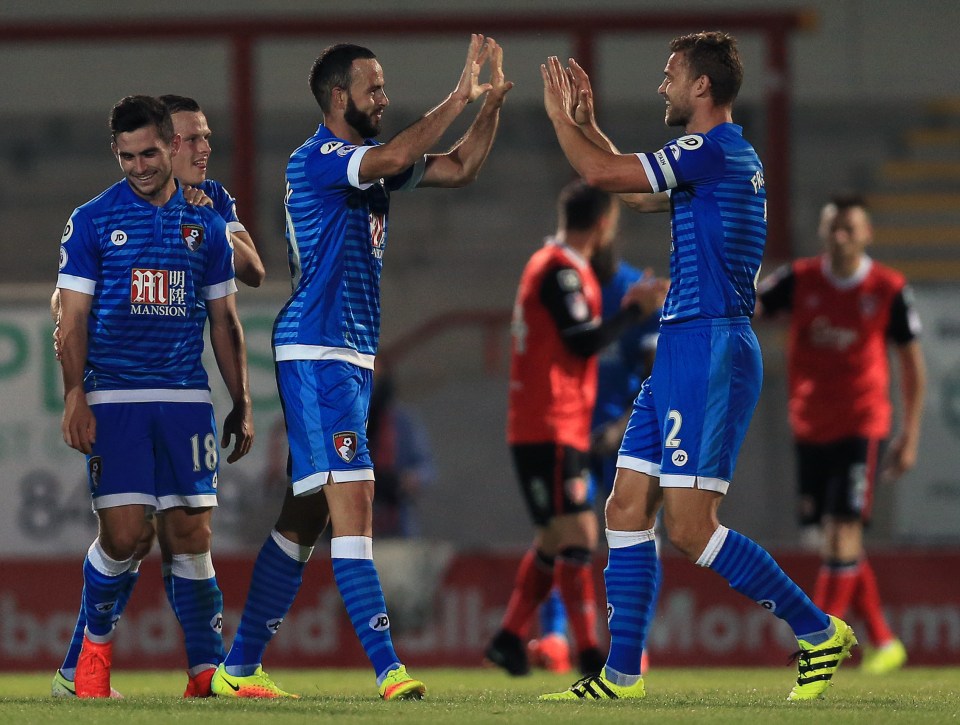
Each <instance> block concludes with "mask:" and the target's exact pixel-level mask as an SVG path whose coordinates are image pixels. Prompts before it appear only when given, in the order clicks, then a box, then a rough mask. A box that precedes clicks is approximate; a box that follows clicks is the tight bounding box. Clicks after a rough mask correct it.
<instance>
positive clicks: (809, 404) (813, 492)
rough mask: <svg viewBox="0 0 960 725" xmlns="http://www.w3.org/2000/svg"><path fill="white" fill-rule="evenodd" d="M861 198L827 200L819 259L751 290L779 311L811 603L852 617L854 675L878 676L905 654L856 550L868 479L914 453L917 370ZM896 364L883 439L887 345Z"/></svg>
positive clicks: (898, 295)
mask: <svg viewBox="0 0 960 725" xmlns="http://www.w3.org/2000/svg"><path fill="white" fill-rule="evenodd" d="M872 233H873V230H872V227H871V224H870V217H869V214H868V213H867V209H866V206H865V203H864V200H863V199H862V198H861V197H859V196H855V195H842V196H837V197H835V198H834V199H833V200H832V201H831V202H830V203H828V204H827V205H826V206H824V208H823V211H822V213H821V216H820V236H821V238H822V239H823V241H824V242H825V244H826V253H825V254H823V255H821V256H818V257H812V258H808V259H800V260H797V261H795V262H793V263H792V264H791V265H788V266H786V267H784V268H782V269H780V270H779V271H778V272H776V273H775V274H774V275H772V276H771V277H770V278H768V279H766V280H764V282H763V283H762V284H761V285H760V288H759V298H760V300H761V302H762V305H763V307H762V309H763V312H764V314H767V315H772V314H775V313H777V312H780V311H786V310H789V311H790V338H789V347H788V368H789V385H790V404H789V417H790V426H791V428H792V429H793V435H794V438H795V440H796V450H797V462H798V474H799V486H800V520H801V523H802V524H803V525H821V526H822V531H823V535H824V536H823V538H824V542H823V564H822V566H821V569H820V573H819V575H818V578H817V584H816V589H815V592H814V597H813V598H814V602H815V603H816V604H817V605H818V606H819V607H821V608H822V609H824V610H825V611H827V612H830V613H832V614H834V615H836V616H838V617H844V616H845V613H846V610H847V609H848V608H850V607H851V606H852V607H853V609H854V611H855V612H856V613H857V614H858V615H860V616H861V617H863V619H864V621H865V622H866V626H867V631H868V633H869V636H870V640H871V642H872V644H873V649H872V650H870V651H869V652H867V654H866V655H865V656H864V661H863V669H864V671H866V672H869V673H873V674H884V673H887V672H892V671H894V670H897V669H899V668H900V667H901V666H902V665H903V664H904V662H906V659H907V653H906V650H905V649H904V646H903V643H902V642H901V641H900V640H899V639H897V638H896V637H895V636H894V634H893V632H891V630H890V627H889V625H888V624H887V621H886V619H885V618H884V615H883V609H882V607H881V604H880V593H879V591H878V588H877V580H876V577H875V576H874V572H873V569H872V568H871V566H870V562H869V561H868V560H867V557H866V556H865V554H864V550H863V527H864V524H865V523H867V522H868V521H869V519H870V510H871V504H872V503H873V494H874V483H875V481H876V480H877V479H878V477H879V479H880V480H882V481H887V480H894V479H896V478H897V477H898V476H900V475H901V474H902V473H903V472H904V471H906V470H908V469H910V468H911V467H912V466H913V464H914V463H915V461H916V458H917V444H918V442H919V440H920V416H921V412H922V409H923V396H924V387H925V367H924V361H923V352H922V350H921V347H920V343H919V340H918V335H919V333H920V320H919V318H918V316H917V313H916V311H915V310H914V309H913V307H912V300H911V293H910V288H909V287H908V286H907V284H906V280H905V279H904V278H903V276H902V275H901V274H900V273H899V272H897V271H895V270H893V269H890V268H889V267H885V266H884V265H882V264H879V263H878V262H876V261H874V260H872V259H871V258H870V257H869V256H867V254H866V252H865V248H866V246H867V245H868V244H869V243H870V241H871V238H872ZM888 343H890V344H891V345H892V346H893V348H894V349H895V350H896V352H897V357H898V360H899V365H900V388H901V393H902V421H901V430H900V432H899V433H898V434H897V435H896V436H895V437H894V438H893V439H892V442H891V443H890V445H889V447H888V449H887V451H886V455H885V456H882V455H881V454H882V450H883V448H884V445H885V443H884V442H885V440H886V439H887V437H888V436H889V435H890V431H891V419H892V405H891V401H890V371H889V365H888V362H887V344H888Z"/></svg>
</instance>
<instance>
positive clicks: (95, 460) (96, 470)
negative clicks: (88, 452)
mask: <svg viewBox="0 0 960 725" xmlns="http://www.w3.org/2000/svg"><path fill="white" fill-rule="evenodd" d="M87 471H88V472H89V473H90V488H91V490H93V491H96V490H97V488H98V487H99V486H100V477H101V476H102V475H103V459H102V458H101V457H100V456H92V457H91V458H90V460H89V461H87Z"/></svg>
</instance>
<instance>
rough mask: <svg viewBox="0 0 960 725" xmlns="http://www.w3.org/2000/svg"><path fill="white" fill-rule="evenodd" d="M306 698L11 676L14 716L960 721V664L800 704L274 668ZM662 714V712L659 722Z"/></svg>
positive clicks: (663, 677)
mask: <svg viewBox="0 0 960 725" xmlns="http://www.w3.org/2000/svg"><path fill="white" fill-rule="evenodd" d="M269 672H270V675H271V676H272V677H273V678H274V680H275V681H276V682H277V684H278V685H280V686H281V687H283V688H284V689H286V690H288V691H291V692H296V693H298V694H300V695H301V697H302V699H300V700H272V701H263V700H261V701H252V700H218V699H208V700H183V699H181V698H180V694H181V693H182V692H183V688H184V685H185V684H186V675H185V674H183V673H179V672H177V673H174V672H117V673H116V674H115V675H114V677H113V684H114V686H115V687H116V688H117V689H118V690H120V691H121V692H123V693H124V695H125V696H126V699H125V700H119V701H117V700H97V701H90V700H87V701H79V700H75V699H69V700H66V699H62V700H61V699H57V700H55V699H53V698H51V697H50V680H51V677H52V675H53V673H47V672H43V673H31V674H0V693H2V694H0V722H2V723H5V724H6V723H31V724H33V723H69V724H70V725H88V724H92V723H106V722H122V723H123V724H124V725H137V724H140V723H203V725H219V724H221V723H223V724H224V725H226V724H227V723H229V724H230V725H244V724H246V723H250V724H251V725H254V724H255V725H274V724H275V723H277V724H280V723H303V722H306V721H307V720H306V719H305V718H310V720H309V721H310V722H317V721H325V722H337V723H340V722H345V723H383V724H385V725H387V724H388V725H395V724H396V723H457V725H469V724H470V723H516V724H517V725H521V724H523V725H527V724H528V723H539V722H547V721H549V722H550V723H551V725H561V724H563V723H577V725H589V724H590V723H603V724H604V725H608V724H609V723H621V722H622V723H627V722H629V723H637V722H639V721H640V719H641V718H647V719H648V720H647V721H649V722H656V723H658V725H660V724H661V723H672V722H695V721H709V722H710V723H711V725H715V724H717V723H720V724H723V723H737V724H738V725H739V724H741V723H750V722H756V723H763V724H764V725H767V724H768V723H830V725H840V724H842V723H870V724H871V725H877V724H878V723H884V725H886V723H943V722H960V668H937V669H934V668H908V669H906V670H902V671H901V672H899V673H897V674H895V675H890V676H886V677H870V676H867V675H863V674H860V673H859V672H857V670H856V668H850V669H849V670H844V669H843V668H841V669H840V672H839V673H838V675H837V678H836V682H835V684H834V686H833V687H832V688H830V690H828V693H827V696H826V698H825V699H824V700H821V701H816V702H803V703H788V702H787V701H786V697H787V693H788V692H789V691H790V687H791V685H792V681H793V678H795V677H796V674H795V673H793V674H791V670H790V669H788V668H786V667H784V668H782V669H775V668H764V669H713V668H706V669H654V671H652V672H651V673H650V674H649V675H648V677H647V678H646V683H647V693H648V694H647V698H646V699H645V700H643V701H640V702H602V703H597V702H592V703H580V702H575V703H540V702H537V700H536V697H537V695H539V694H541V693H543V692H548V691H554V690H560V689H564V688H566V687H568V686H569V685H570V684H571V683H572V682H573V679H574V678H571V677H569V676H560V675H550V674H546V673H543V672H535V673H534V674H533V675H531V676H529V677H522V678H511V677H508V676H507V675H505V674H502V673H501V672H499V671H497V670H480V669H471V670H454V669H426V668H414V670H413V674H414V676H416V677H418V678H421V679H423V680H424V682H426V683H427V698H426V699H425V700H422V701H420V702H382V701H381V700H380V699H379V698H378V697H377V690H376V686H375V684H374V680H373V677H372V675H371V674H370V672H369V671H368V670H269ZM654 718H655V719H654Z"/></svg>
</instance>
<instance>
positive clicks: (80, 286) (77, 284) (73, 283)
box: [57, 273, 97, 297]
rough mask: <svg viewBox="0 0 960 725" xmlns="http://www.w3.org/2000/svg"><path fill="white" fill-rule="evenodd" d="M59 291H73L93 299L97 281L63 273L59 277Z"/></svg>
mask: <svg viewBox="0 0 960 725" xmlns="http://www.w3.org/2000/svg"><path fill="white" fill-rule="evenodd" d="M57 289H68V290H73V291H74V292H81V293H83V294H85V295H90V296H91V297H92V296H93V293H94V292H95V291H96V289H97V280H95V279H87V278H86V277H77V276H75V275H72V274H62V273H61V274H59V275H57Z"/></svg>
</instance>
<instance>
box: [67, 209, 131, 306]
mask: <svg viewBox="0 0 960 725" xmlns="http://www.w3.org/2000/svg"><path fill="white" fill-rule="evenodd" d="M114 233H115V234H117V233H121V234H122V232H114ZM117 241H119V240H114V243H116V242H117ZM99 279H100V244H99V240H98V237H97V233H96V229H95V228H94V225H93V223H92V222H91V220H90V218H89V216H87V215H86V214H85V213H83V210H81V209H75V210H74V212H73V214H71V215H70V219H69V220H67V225H66V227H64V229H63V235H62V236H61V237H60V273H59V276H58V277H57V287H62V288H63V289H69V290H74V291H75V292H82V293H84V294H88V295H92V294H93V293H94V290H95V289H96V286H97V281H98V280H99Z"/></svg>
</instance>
